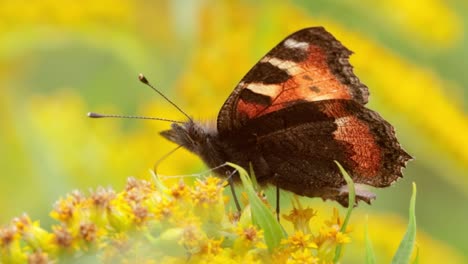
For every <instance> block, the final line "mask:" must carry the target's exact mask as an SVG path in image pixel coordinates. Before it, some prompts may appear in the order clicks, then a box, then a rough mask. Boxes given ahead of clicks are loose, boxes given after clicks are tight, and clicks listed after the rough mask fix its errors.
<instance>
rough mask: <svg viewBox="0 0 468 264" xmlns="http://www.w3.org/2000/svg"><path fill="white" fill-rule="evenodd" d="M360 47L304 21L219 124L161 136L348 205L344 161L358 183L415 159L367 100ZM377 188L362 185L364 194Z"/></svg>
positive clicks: (263, 180)
mask: <svg viewBox="0 0 468 264" xmlns="http://www.w3.org/2000/svg"><path fill="white" fill-rule="evenodd" d="M351 53H352V52H351V51H350V50H348V49H347V48H346V47H344V46H343V45H342V44H341V43H340V42H339V41H338V40H336V39H335V38H334V37H333V36H332V35H331V34H330V33H329V32H327V31H326V30H325V29H324V28H323V27H311V28H306V29H302V30H300V31H298V32H296V33H293V34H292V35H290V36H288V37H287V38H286V39H284V40H283V41H281V42H280V43H279V44H278V45H277V46H276V47H274V48H273V49H272V50H271V51H270V52H268V53H267V54H266V55H265V56H264V57H263V58H262V59H261V60H260V61H259V62H258V63H257V64H256V65H255V66H254V67H253V68H252V69H251V70H250V71H249V72H248V73H247V75H246V76H245V77H244V78H243V79H242V80H241V82H240V83H239V84H238V85H237V87H236V88H235V89H234V91H233V92H232V93H231V95H230V96H229V97H228V99H227V100H226V102H225V103H224V105H223V107H222V108H221V110H220V112H219V114H218V120H217V127H216V128H212V127H211V126H208V125H205V124H201V123H197V122H194V121H193V120H192V119H191V118H190V117H188V119H189V120H188V121H187V122H180V123H178V122H175V123H173V124H172V125H171V129H170V130H167V131H163V132H161V135H162V136H163V137H165V138H166V139H168V140H170V141H172V142H174V143H176V144H178V145H179V146H181V147H184V148H186V149H187V150H189V151H191V152H193V153H195V154H196V155H198V156H200V157H201V158H202V159H203V161H204V162H205V163H206V164H207V165H208V166H209V167H211V168H216V169H215V172H217V173H218V174H220V175H229V174H231V173H232V168H230V167H228V166H220V165H222V164H225V163H226V162H231V163H235V164H238V165H240V166H242V167H243V168H245V169H247V170H248V169H249V164H252V166H253V170H254V172H255V175H256V177H257V181H258V183H259V184H262V185H265V184H273V185H275V186H277V187H279V188H281V189H284V190H288V191H291V192H294V193H296V194H299V195H303V196H308V197H321V198H323V199H331V200H335V201H337V202H339V203H340V204H342V205H343V206H348V194H347V187H346V182H345V180H344V178H343V177H342V175H341V173H340V171H339V169H338V167H337V165H336V164H335V162H334V161H335V160H336V161H338V162H339V163H340V164H341V165H342V166H343V167H344V168H345V170H346V171H347V172H348V173H349V174H350V176H351V177H352V179H353V180H354V182H355V183H358V184H366V185H371V186H374V187H387V186H389V185H391V184H392V183H393V182H395V181H396V180H397V179H398V178H400V177H402V168H403V167H405V166H406V163H407V161H408V160H410V159H411V158H412V157H411V156H410V155H409V154H408V153H406V152H405V151H404V150H403V149H402V148H401V146H400V144H399V143H398V140H397V138H396V136H395V132H394V129H393V127H392V126H391V125H390V124H389V123H388V122H387V121H385V120H384V119H383V118H382V117H381V116H380V115H379V114H378V113H376V112H374V111H372V110H370V109H368V108H366V107H365V106H364V105H365V104H366V103H367V99H368V97H369V92H368V89H367V87H366V86H365V85H364V84H362V83H361V82H360V81H359V79H358V78H357V77H356V76H355V75H354V73H353V70H352V69H353V68H352V66H351V65H350V64H349V61H348V58H349V56H350V55H351ZM140 80H141V81H142V82H144V83H146V84H149V83H148V82H147V80H146V79H145V78H144V77H143V76H140ZM153 89H154V88H153ZM156 91H157V90H156ZM157 92H158V93H159V91H157ZM166 99H167V98H166ZM168 101H169V100H168ZM176 107H177V106H176ZM178 109H179V108H178ZM179 110H180V109H179ZM90 116H91V117H102V116H100V115H98V114H93V113H92V114H90ZM113 117H117V116H113ZM156 119H157V118H156ZM233 177H234V178H238V176H237V175H234V176H233ZM374 197H375V195H373V194H372V193H369V192H366V191H363V190H359V189H358V190H357V193H356V198H357V200H358V201H359V200H362V201H365V202H367V203H370V201H371V199H373V198H374ZM277 210H278V209H277Z"/></svg>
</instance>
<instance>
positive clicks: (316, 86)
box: [237, 45, 352, 119]
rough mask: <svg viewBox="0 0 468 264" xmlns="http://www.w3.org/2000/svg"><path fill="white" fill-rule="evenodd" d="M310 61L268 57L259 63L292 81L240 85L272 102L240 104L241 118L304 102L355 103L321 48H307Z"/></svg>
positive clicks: (257, 115) (243, 101)
mask: <svg viewBox="0 0 468 264" xmlns="http://www.w3.org/2000/svg"><path fill="white" fill-rule="evenodd" d="M307 53H308V57H307V59H306V60H305V61H302V62H298V63H296V62H293V61H289V60H281V59H278V58H275V57H268V56H267V57H265V58H263V59H262V60H261V61H260V63H269V64H271V65H273V66H275V67H277V68H278V69H281V70H283V71H284V72H286V73H287V74H289V75H290V76H291V77H290V78H289V79H288V80H286V81H285V82H283V83H277V84H264V83H240V84H239V85H240V86H241V87H243V89H248V90H250V91H251V92H253V93H255V94H257V95H260V96H264V97H265V98H269V103H268V104H261V103H260V104H258V103H256V101H255V100H249V101H247V100H243V99H242V98H241V99H240V100H239V101H238V105H237V110H238V113H239V114H240V115H246V116H247V117H248V118H249V119H252V118H256V117H259V116H262V115H265V114H267V113H271V112H275V111H278V110H280V109H282V108H285V107H288V106H291V105H294V104H296V103H300V102H304V101H309V102H312V101H321V100H329V99H352V94H351V91H350V89H349V87H347V86H346V85H345V84H343V83H341V82H340V81H339V80H338V78H337V77H336V76H335V75H334V74H333V72H332V70H331V69H330V67H329V65H328V63H327V56H326V53H325V52H324V51H323V50H322V49H321V48H320V47H318V46H315V45H309V46H308V52H307Z"/></svg>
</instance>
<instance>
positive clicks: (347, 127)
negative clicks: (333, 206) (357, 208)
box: [237, 99, 411, 202]
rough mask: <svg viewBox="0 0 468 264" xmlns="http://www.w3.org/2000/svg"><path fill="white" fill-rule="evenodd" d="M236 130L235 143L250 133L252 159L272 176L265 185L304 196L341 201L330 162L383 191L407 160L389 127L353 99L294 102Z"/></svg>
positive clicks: (338, 176) (340, 183) (337, 178)
mask: <svg viewBox="0 0 468 264" xmlns="http://www.w3.org/2000/svg"><path fill="white" fill-rule="evenodd" d="M240 131H241V132H240V133H238V134H237V140H238V141H242V139H243V138H248V135H255V137H256V144H255V148H256V153H255V155H257V156H260V155H261V157H262V160H264V161H265V164H268V170H269V171H271V172H272V173H273V174H274V175H270V176H266V177H265V178H268V179H267V181H270V182H272V183H274V184H275V185H277V186H279V187H280V188H282V189H286V190H290V191H293V192H294V193H297V194H300V195H306V196H310V197H322V198H330V199H334V200H338V199H341V198H340V197H339V193H336V191H338V190H339V189H340V188H341V187H342V186H343V185H345V181H344V179H343V177H342V176H341V174H340V172H339V170H338V168H337V166H336V164H335V163H334V160H336V161H338V162H340V164H342V165H343V167H344V168H345V169H346V170H347V171H348V172H349V173H350V175H351V177H352V178H353V180H354V181H355V182H356V183H362V184H368V185H372V186H375V187H386V186H389V185H390V184H391V183H393V182H394V181H396V180H397V179H398V178H399V177H402V172H401V170H402V168H403V167H405V165H406V162H407V161H408V160H410V159H411V156H410V155H408V154H407V153H406V152H405V151H404V150H403V149H402V148H401V146H400V144H399V143H398V140H397V138H396V136H395V132H394V129H393V127H392V126H391V125H390V124H389V123H388V122H387V121H385V120H384V119H383V118H382V117H380V115H379V114H378V113H376V112H374V111H372V110H370V109H367V108H365V107H364V106H362V105H361V104H359V103H358V102H356V101H353V100H343V99H333V100H323V101H317V102H303V103H300V104H295V105H293V106H291V107H288V108H283V109H281V110H278V111H276V112H274V113H270V114H267V115H263V116H261V117H259V118H257V119H255V121H252V122H248V123H246V125H245V126H244V127H243V128H242V129H241V130H240ZM254 166H255V164H254ZM254 169H255V168H254ZM256 172H257V171H256ZM261 176H265V175H261ZM345 198H346V197H345ZM358 198H359V197H358ZM340 202H342V201H340Z"/></svg>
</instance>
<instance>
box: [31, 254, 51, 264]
mask: <svg viewBox="0 0 468 264" xmlns="http://www.w3.org/2000/svg"><path fill="white" fill-rule="evenodd" d="M28 263H29V264H46V263H51V261H50V259H49V256H48V254H47V253H45V252H41V251H37V252H34V253H32V254H30V255H29V256H28Z"/></svg>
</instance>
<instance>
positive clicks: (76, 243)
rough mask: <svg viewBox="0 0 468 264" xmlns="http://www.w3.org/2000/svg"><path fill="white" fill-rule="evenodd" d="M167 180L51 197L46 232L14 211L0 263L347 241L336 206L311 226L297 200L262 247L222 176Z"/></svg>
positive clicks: (125, 258)
mask: <svg viewBox="0 0 468 264" xmlns="http://www.w3.org/2000/svg"><path fill="white" fill-rule="evenodd" d="M168 183H169V182H165V181H161V180H159V179H156V180H155V182H154V183H152V182H149V181H145V180H138V179H135V178H129V179H128V181H127V184H126V187H125V189H124V190H123V191H121V192H116V191H114V190H112V189H111V188H98V189H96V190H94V191H92V192H91V193H90V195H87V196H86V195H84V194H83V193H81V192H79V191H74V192H72V193H70V194H68V195H67V196H66V197H65V198H62V199H60V200H59V201H57V202H56V204H55V206H54V209H53V211H52V212H51V214H50V215H51V217H52V218H54V219H55V220H57V222H58V223H57V224H55V225H53V226H52V228H51V231H48V230H46V229H44V228H42V227H41V226H40V224H39V222H38V221H32V220H31V219H30V218H29V217H28V216H27V215H23V216H21V217H18V218H15V219H13V220H12V221H11V223H10V224H9V225H7V226H4V227H2V228H1V229H0V262H1V263H26V262H29V263H50V262H57V261H64V260H73V261H85V262H92V263H94V262H99V263H331V262H332V261H333V258H334V252H335V249H336V247H337V246H338V245H342V244H346V243H349V242H350V238H349V236H348V231H346V232H344V233H343V232H341V231H340V230H341V226H342V223H343V221H342V219H341V218H340V216H339V215H338V211H337V210H336V209H335V210H334V211H333V215H332V217H331V219H329V220H327V221H324V222H323V223H322V227H321V228H320V229H319V231H318V232H317V233H313V232H312V231H311V228H310V226H309V222H310V219H311V218H313V217H314V216H315V215H316V214H317V212H316V211H314V210H312V209H311V208H302V206H301V205H300V204H299V202H297V203H296V204H295V205H294V208H293V209H292V210H291V212H290V213H288V214H286V215H284V216H283V219H284V220H286V221H290V222H291V223H292V225H293V226H294V228H293V229H294V230H284V232H285V234H286V235H285V236H284V237H285V239H283V240H282V241H281V243H280V244H279V245H278V246H277V247H276V248H268V247H267V243H266V241H265V234H264V232H265V230H262V229H260V228H259V226H258V225H256V224H255V221H253V218H252V214H253V213H255V212H251V210H250V208H251V207H250V205H249V204H246V205H244V206H243V207H244V210H243V211H242V212H240V213H238V212H232V211H231V210H230V209H228V207H227V203H228V199H227V197H226V196H225V195H224V187H225V185H226V184H225V181H223V180H221V179H219V178H216V177H206V178H204V179H199V180H197V181H195V182H194V184H192V185H188V184H187V183H185V182H184V181H180V182H178V183H172V184H171V185H169V184H168ZM166 184H167V185H168V186H166ZM284 220H283V221H284ZM289 231H290V232H289Z"/></svg>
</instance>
